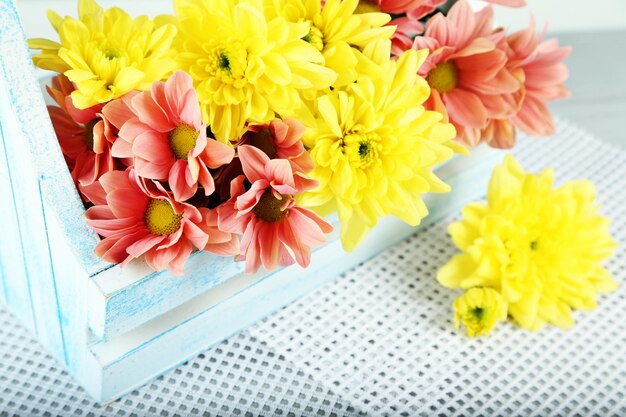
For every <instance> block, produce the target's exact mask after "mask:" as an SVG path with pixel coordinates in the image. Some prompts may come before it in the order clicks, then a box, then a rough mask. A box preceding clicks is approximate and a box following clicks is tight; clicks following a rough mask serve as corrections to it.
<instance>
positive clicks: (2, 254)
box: [0, 78, 36, 332]
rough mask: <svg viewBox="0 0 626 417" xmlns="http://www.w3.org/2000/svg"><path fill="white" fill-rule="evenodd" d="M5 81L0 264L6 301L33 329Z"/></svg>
mask: <svg viewBox="0 0 626 417" xmlns="http://www.w3.org/2000/svg"><path fill="white" fill-rule="evenodd" d="M3 92H4V83H3V82H2V79H1V78H0V139H2V141H1V142H0V215H1V217H0V228H1V230H2V232H1V233H0V265H1V267H2V270H3V273H4V276H5V279H4V280H3V283H2V284H3V292H4V294H5V299H6V302H7V304H8V305H9V306H11V307H12V309H13V311H14V312H15V315H16V316H17V317H18V319H19V320H20V321H21V322H22V323H23V324H24V325H25V326H26V327H27V328H28V329H29V330H31V331H33V332H34V331H35V330H36V327H35V315H34V311H33V306H32V301H31V295H30V288H29V281H28V277H27V272H26V264H25V262H24V259H25V258H24V254H23V250H22V247H23V244H22V242H21V233H20V230H19V219H18V216H17V214H18V212H17V208H16V206H15V201H14V199H13V182H12V175H11V172H10V171H9V160H8V156H7V152H6V147H5V142H6V141H7V140H8V139H9V131H8V126H7V125H6V123H5V122H4V120H3V119H4V118H3V117H2V115H4V114H6V113H7V112H8V111H9V109H6V107H7V105H6V104H5V102H6V100H4V98H5V97H6V94H4V93H3Z"/></svg>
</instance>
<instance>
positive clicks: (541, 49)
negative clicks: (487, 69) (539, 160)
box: [482, 21, 571, 148]
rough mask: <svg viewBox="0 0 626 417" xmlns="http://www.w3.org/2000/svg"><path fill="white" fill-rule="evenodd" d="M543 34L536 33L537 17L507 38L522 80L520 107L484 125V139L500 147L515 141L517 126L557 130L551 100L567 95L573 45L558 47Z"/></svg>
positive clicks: (513, 68) (539, 133) (531, 131)
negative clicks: (570, 55)
mask: <svg viewBox="0 0 626 417" xmlns="http://www.w3.org/2000/svg"><path fill="white" fill-rule="evenodd" d="M542 38H543V34H541V35H537V34H536V33H535V25H534V21H533V22H531V25H530V27H529V28H527V29H524V30H520V31H518V32H515V33H513V34H511V35H509V36H507V38H506V42H507V48H508V51H509V64H508V67H509V68H510V69H511V71H512V72H513V73H514V74H516V76H517V77H518V78H520V79H521V80H523V88H522V89H521V90H520V92H519V95H518V97H519V102H520V104H519V111H518V112H517V113H516V114H515V115H513V116H511V117H509V118H505V119H491V120H490V121H489V122H488V124H487V126H486V127H485V128H484V129H483V132H482V137H483V139H484V140H485V141H486V142H488V143H489V144H491V145H492V146H496V147H498V148H511V147H513V145H514V144H515V136H516V135H515V128H519V129H521V130H523V131H524V132H526V133H528V134H530V135H535V136H550V135H553V134H554V120H553V119H552V115H551V114H550V110H549V109H548V104H549V103H550V102H551V101H552V100H556V99H562V98H567V97H568V96H569V91H568V89H567V88H566V87H565V85H564V82H565V80H566V79H567V77H568V75H569V72H568V70H567V67H566V66H565V64H564V63H563V60H564V59H565V58H567V56H568V55H569V54H570V53H571V47H559V42H558V40H557V39H550V40H548V41H545V42H541V40H542Z"/></svg>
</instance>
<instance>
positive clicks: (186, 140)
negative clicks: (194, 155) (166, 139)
mask: <svg viewBox="0 0 626 417" xmlns="http://www.w3.org/2000/svg"><path fill="white" fill-rule="evenodd" d="M199 134H200V132H198V131H197V130H196V129H194V128H193V127H191V126H189V125H186V124H181V125H178V126H177V127H176V129H174V130H172V131H171V132H170V148H171V149H172V152H173V153H174V156H176V159H187V156H188V155H189V152H191V150H192V149H193V148H195V147H196V140H197V139H198V135H199Z"/></svg>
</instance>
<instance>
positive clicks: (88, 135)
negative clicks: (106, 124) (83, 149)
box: [83, 117, 100, 151]
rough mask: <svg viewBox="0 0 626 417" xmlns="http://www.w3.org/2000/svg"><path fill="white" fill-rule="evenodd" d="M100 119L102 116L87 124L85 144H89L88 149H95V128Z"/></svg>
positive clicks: (84, 134) (84, 136) (84, 135)
mask: <svg viewBox="0 0 626 417" xmlns="http://www.w3.org/2000/svg"><path fill="white" fill-rule="evenodd" d="M99 121H100V118H99V117H96V118H95V119H93V120H92V121H90V122H88V123H87V124H86V125H85V132H84V133H83V139H85V145H87V149H88V150H90V151H93V128H94V127H96V125H97V124H98V122H99Z"/></svg>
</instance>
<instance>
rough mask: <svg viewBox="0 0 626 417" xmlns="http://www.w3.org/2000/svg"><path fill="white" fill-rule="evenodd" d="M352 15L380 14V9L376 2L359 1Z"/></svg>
mask: <svg viewBox="0 0 626 417" xmlns="http://www.w3.org/2000/svg"><path fill="white" fill-rule="evenodd" d="M354 13H380V7H378V1H376V0H359V5H358V6H356V10H355V11H354Z"/></svg>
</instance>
